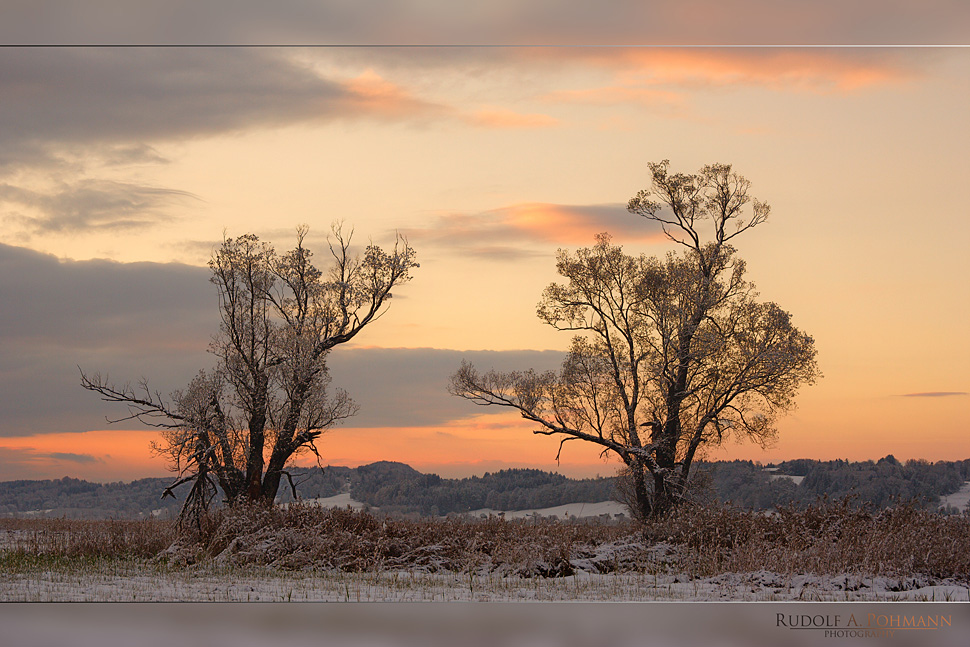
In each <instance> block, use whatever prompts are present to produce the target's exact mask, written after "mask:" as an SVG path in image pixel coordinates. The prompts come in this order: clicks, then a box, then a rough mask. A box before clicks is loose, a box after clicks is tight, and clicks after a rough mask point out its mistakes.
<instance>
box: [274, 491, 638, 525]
mask: <svg viewBox="0 0 970 647" xmlns="http://www.w3.org/2000/svg"><path fill="white" fill-rule="evenodd" d="M304 503H314V504H316V505H319V506H321V507H324V508H346V507H350V508H353V509H354V510H362V509H363V508H365V507H367V504H365V503H361V502H360V501H355V500H354V499H352V498H350V494H349V493H343V494H338V495H336V496H331V497H325V498H321V499H305V500H304ZM283 505H284V506H285V505H286V504H283ZM372 509H374V510H376V508H372ZM467 514H468V515H470V516H472V517H479V516H481V515H485V516H488V515H496V516H498V515H502V516H504V517H505V518H506V519H523V518H526V517H533V516H536V515H538V516H540V517H543V518H549V517H555V518H556V519H569V518H570V517H575V518H577V519H586V518H590V517H603V516H604V515H609V518H610V519H614V518H616V515H629V512H628V511H627V509H626V506H624V505H622V504H619V503H617V502H616V501H600V502H599V503H570V504H568V505H560V506H556V507H553V508H536V509H531V510H492V509H491V508H481V509H479V510H472V511H471V512H468V513H467Z"/></svg>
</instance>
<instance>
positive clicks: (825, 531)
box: [646, 499, 970, 581]
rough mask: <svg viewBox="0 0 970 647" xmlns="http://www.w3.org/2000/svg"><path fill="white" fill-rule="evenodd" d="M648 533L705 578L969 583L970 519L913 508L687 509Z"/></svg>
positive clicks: (838, 504)
mask: <svg viewBox="0 0 970 647" xmlns="http://www.w3.org/2000/svg"><path fill="white" fill-rule="evenodd" d="M646 534H647V537H648V539H651V540H653V541H667V542H670V543H672V544H678V545H681V546H683V547H685V548H686V549H687V550H686V551H685V552H684V553H682V554H683V556H684V559H685V561H686V562H687V563H686V564H685V565H686V566H689V567H690V568H691V570H694V571H696V572H697V573H698V574H700V575H716V574H720V573H726V572H738V573H743V572H753V571H758V570H767V571H772V572H775V573H780V574H787V575H790V574H794V573H812V574H820V575H823V574H838V573H861V574H866V575H884V576H900V575H911V574H924V575H929V576H931V577H936V578H957V579H961V580H963V581H970V516H967V515H962V516H955V515H954V516H949V515H942V514H939V513H936V512H930V511H927V510H923V509H920V508H919V507H918V506H917V505H916V504H913V503H904V504H900V505H897V506H895V507H892V508H888V509H885V510H880V511H872V510H866V509H858V508H855V507H853V506H852V505H851V501H850V500H849V499H843V500H841V501H837V502H829V501H820V502H818V503H816V504H815V505H812V506H808V507H807V508H805V509H802V510H799V509H795V508H794V507H787V508H782V509H779V510H777V511H776V512H775V513H773V514H763V513H758V512H752V511H748V510H740V509H738V508H732V507H702V506H685V507H682V508H680V509H679V510H677V511H676V512H675V513H674V514H672V515H671V516H670V517H669V518H668V519H666V520H664V521H663V522H661V523H658V524H655V525H651V526H649V527H648V528H647V530H646Z"/></svg>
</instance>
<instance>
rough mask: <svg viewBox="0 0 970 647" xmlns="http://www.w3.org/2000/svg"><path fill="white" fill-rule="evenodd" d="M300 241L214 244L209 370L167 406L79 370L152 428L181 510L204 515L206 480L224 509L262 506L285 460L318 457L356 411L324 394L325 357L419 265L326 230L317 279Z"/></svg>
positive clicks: (143, 388)
mask: <svg viewBox="0 0 970 647" xmlns="http://www.w3.org/2000/svg"><path fill="white" fill-rule="evenodd" d="M306 234H307V228H306V227H301V228H299V229H298V231H297V244H296V247H295V248H294V249H292V250H290V251H288V252H286V253H284V254H279V253H277V252H276V251H275V250H274V249H273V247H272V246H270V245H269V244H267V243H264V242H261V241H260V240H259V239H258V238H257V237H256V236H255V235H252V234H246V235H243V236H239V237H238V238H235V239H233V238H227V239H226V240H224V241H223V243H222V245H221V246H220V247H219V249H218V250H217V251H216V252H215V253H214V254H213V257H212V259H211V261H210V262H209V267H210V268H211V270H212V277H211V281H212V283H213V284H215V286H216V288H217V292H218V307H219V314H220V319H221V321H220V326H219V331H218V333H217V334H216V335H215V337H214V338H213V341H212V343H211V345H210V352H211V353H212V354H213V355H214V356H215V357H216V359H217V363H216V366H215V368H214V369H213V370H211V371H200V372H199V374H198V375H197V376H196V377H195V378H194V379H193V380H192V381H191V382H190V383H189V384H188V386H187V387H186V388H185V389H182V390H180V391H175V392H174V393H172V395H171V398H170V400H169V401H166V400H165V399H163V398H162V397H161V396H160V395H159V394H158V393H157V392H152V391H151V390H150V389H149V388H148V385H147V383H146V382H142V383H141V384H139V385H138V386H137V387H132V386H130V385H127V384H126V385H123V386H115V385H113V384H111V383H109V382H107V380H106V379H103V378H102V377H101V376H100V375H99V374H95V375H92V376H88V375H86V374H84V373H83V372H82V375H81V383H82V386H83V387H84V388H86V389H88V390H91V391H94V392H97V393H99V394H100V395H101V396H102V399H104V400H107V401H111V402H120V403H124V404H126V405H127V406H128V409H129V415H128V416H127V417H125V418H122V419H121V420H130V419H133V418H134V419H138V420H140V421H142V422H144V423H147V424H149V425H153V426H156V427H160V428H161V429H162V430H163V431H162V442H160V443H158V444H157V445H156V446H155V449H156V451H157V452H158V453H159V454H161V455H164V456H166V457H167V458H168V459H169V460H170V461H171V465H172V467H173V469H174V471H176V472H177V473H178V478H177V479H176V480H175V482H174V483H173V484H172V485H171V486H170V487H169V488H168V489H167V490H166V492H169V493H170V492H171V490H172V489H173V488H175V487H178V486H180V485H182V484H183V483H192V490H191V492H190V495H189V497H188V500H187V502H186V505H187V506H188V507H187V508H186V510H191V509H194V510H196V511H198V510H199V509H203V508H205V507H206V506H207V505H208V503H209V501H210V500H211V498H212V496H213V495H214V493H215V491H216V487H215V486H216V484H218V486H219V487H220V488H221V489H222V491H223V492H224V493H225V496H226V498H227V499H228V500H229V501H236V500H239V499H247V500H250V501H267V502H271V501H273V500H274V499H275V497H276V495H277V492H278V491H279V487H280V483H281V479H282V478H283V477H284V476H288V473H287V471H286V466H287V464H288V463H289V462H290V460H291V459H292V458H294V457H295V456H297V455H298V454H300V453H302V452H307V451H309V452H313V453H315V454H317V447H316V444H315V442H316V440H317V439H318V438H319V437H320V436H321V434H323V433H324V432H325V431H326V430H328V429H330V428H331V427H332V426H333V425H334V424H336V423H337V422H339V421H340V420H343V419H345V418H347V417H349V416H352V415H354V414H355V413H356V411H357V406H356V404H355V403H354V402H353V401H352V400H351V399H350V397H349V396H348V395H347V393H346V392H344V391H343V390H340V389H336V390H333V391H331V390H330V389H329V388H328V387H329V385H330V374H329V372H328V370H327V363H326V359H327V355H328V353H329V352H330V350H331V349H332V348H334V347H335V346H337V345H339V344H343V343H345V342H348V341H350V340H351V339H353V338H354V337H355V336H356V335H357V334H358V333H359V332H360V331H361V330H363V328H364V327H366V326H367V325H369V324H370V323H372V322H373V321H375V320H376V319H377V318H379V317H380V316H381V314H382V313H383V312H384V311H385V309H386V305H387V300H388V299H390V298H391V290H392V288H394V287H396V286H400V285H401V284H403V283H405V282H406V281H408V280H409V279H410V278H411V276H410V272H411V270H412V269H413V268H416V267H417V266H418V265H417V263H416V262H415V252H414V249H413V248H411V247H410V245H408V243H407V241H406V240H404V239H403V238H401V237H398V239H397V241H396V242H395V244H394V246H393V248H392V249H390V250H387V251H386V250H384V249H381V248H380V247H378V246H376V245H369V246H367V248H366V249H365V251H364V253H363V254H362V255H356V254H353V253H351V249H350V243H351V238H352V232H351V233H350V234H344V232H343V231H342V228H341V226H340V225H334V227H333V231H332V235H331V237H330V255H331V257H332V258H331V264H330V267H329V268H328V270H327V271H326V273H324V272H323V271H321V270H320V269H318V268H317V267H316V266H315V265H314V264H313V262H312V257H313V255H312V253H311V252H310V250H308V249H307V248H306V247H304V244H303V243H304V240H305V237H306ZM317 455H318V456H319V454H317ZM291 485H292V481H291Z"/></svg>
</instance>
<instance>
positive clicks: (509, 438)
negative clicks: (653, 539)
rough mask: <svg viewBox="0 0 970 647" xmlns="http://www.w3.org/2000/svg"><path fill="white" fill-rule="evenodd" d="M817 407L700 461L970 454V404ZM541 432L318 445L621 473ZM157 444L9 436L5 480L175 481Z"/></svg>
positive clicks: (416, 459) (400, 457) (306, 463)
mask: <svg viewBox="0 0 970 647" xmlns="http://www.w3.org/2000/svg"><path fill="white" fill-rule="evenodd" d="M812 400H813V398H806V404H807V405H809V406H808V407H807V408H808V409H809V410H808V411H807V412H802V411H798V412H796V413H795V414H794V415H792V416H789V417H788V418H783V419H781V420H780V421H779V429H780V435H779V439H778V440H777V442H776V443H775V444H774V445H773V446H771V447H769V448H767V449H763V448H761V447H760V446H758V445H756V444H753V443H751V442H743V443H738V442H736V441H734V440H728V441H726V442H725V443H724V444H723V445H722V446H720V447H712V448H709V449H707V450H705V451H702V453H701V455H700V456H698V458H699V459H701V460H712V461H717V460H736V459H739V460H751V461H755V462H760V463H765V464H767V463H772V462H780V461H784V460H791V459H796V458H809V459H815V460H834V459H847V460H850V461H866V460H877V459H879V458H882V457H883V456H886V455H887V454H893V455H894V456H895V457H896V458H897V459H899V460H903V461H905V460H909V459H926V460H929V461H931V462H932V461H939V460H963V459H966V458H968V457H970V448H968V446H967V443H966V441H965V437H966V436H965V430H962V431H961V429H959V428H958V427H959V425H957V426H955V427H954V426H952V425H951V426H948V425H947V422H946V421H947V420H950V419H952V418H953V415H954V411H953V410H954V409H958V408H959V407H960V406H962V405H964V404H965V402H964V401H962V399H961V398H947V399H945V401H944V402H942V403H938V402H932V403H929V404H927V403H926V402H925V401H922V400H921V399H920V398H887V399H884V400H881V401H880V402H878V403H875V404H876V405H877V406H878V408H879V409H880V410H882V411H885V417H884V418H882V419H878V420H874V419H873V418H872V417H871V415H869V414H866V413H865V412H862V411H859V412H857V413H853V412H851V411H847V412H845V413H844V414H842V415H839V416H833V415H832V411H833V407H832V406H831V405H832V403H827V404H828V405H829V406H819V405H820V403H813V402H812ZM869 411H870V412H871V411H872V409H870V410H869ZM836 420H837V422H835V421H836ZM914 420H922V421H923V423H924V426H922V427H920V428H919V430H918V431H919V433H912V434H907V433H906V430H907V429H912V428H913V424H914V422H913V421H914ZM533 429H535V425H534V424H533V423H530V422H528V421H526V420H523V419H522V418H521V417H519V416H517V415H515V414H514V413H511V412H499V413H487V414H479V415H474V416H470V417H467V418H463V419H460V420H455V421H452V422H450V423H447V424H445V425H439V426H432V427H400V428H395V427H370V428H363V427H337V428H334V429H332V430H330V431H329V432H328V433H327V434H325V435H324V436H323V437H322V438H321V439H320V440H319V441H318V443H317V447H318V449H319V450H320V454H321V460H320V464H321V465H323V466H327V465H335V466H336V465H339V466H344V467H358V466H360V465H367V464H369V463H374V462H377V461H396V462H401V463H406V464H408V465H410V466H411V467H413V468H414V469H416V470H418V471H420V472H424V473H435V474H439V475H441V476H443V477H446V478H460V477H467V476H472V475H482V474H483V473H485V472H494V471H498V470H501V469H507V468H513V467H514V468H532V469H541V470H545V471H550V472H559V473H561V474H564V475H566V476H569V477H573V478H589V477H593V476H612V475H613V474H614V473H615V472H616V470H617V468H618V467H619V466H620V462H619V461H618V460H617V459H616V458H615V457H612V456H611V457H608V458H604V457H602V456H601V455H600V451H599V448H598V447H597V446H595V445H592V444H589V443H583V442H576V441H569V442H566V443H565V445H564V446H563V448H562V452H561V455H560V459H561V460H560V461H559V462H558V463H557V461H556V453H557V451H558V450H559V443H560V438H558V437H554V436H544V435H537V434H534V433H532V430H533ZM914 431H915V430H914ZM157 439H158V433H157V432H155V431H153V430H139V431H129V430H118V429H112V430H95V431H88V432H84V433H63V434H48V435H39V436H29V437H14V438H2V439H0V459H2V460H3V462H4V463H5V464H6V467H5V479H6V480H14V479H46V478H61V477H63V476H70V477H74V478H82V479H87V480H93V481H102V482H104V481H118V480H123V481H128V480H135V479H139V478H145V477H149V476H166V475H170V472H169V471H168V469H167V468H168V466H167V465H166V462H165V461H164V460H163V459H162V458H159V457H155V456H152V455H151V452H150V450H149V444H150V442H151V441H152V440H157ZM294 464H295V465H297V466H300V467H311V466H314V465H316V464H317V459H316V458H315V457H314V456H313V455H312V454H310V453H309V452H305V453H303V454H301V455H299V456H298V457H297V458H296V459H295V461H294Z"/></svg>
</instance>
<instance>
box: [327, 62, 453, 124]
mask: <svg viewBox="0 0 970 647" xmlns="http://www.w3.org/2000/svg"><path fill="white" fill-rule="evenodd" d="M343 87H344V89H345V90H346V91H347V93H348V95H349V96H348V98H346V99H344V101H345V102H347V103H349V104H350V107H352V108H355V109H357V110H360V111H362V112H365V113H369V114H372V115H375V116H379V117H385V118H389V119H401V118H407V117H424V116H434V115H438V114H443V113H447V112H449V111H450V109H449V108H447V107H446V106H443V105H440V104H436V103H431V102H429V101H424V100H422V99H418V98H417V97H415V96H413V95H412V94H411V93H410V92H408V91H407V90H406V89H404V88H402V87H401V86H399V85H397V84H395V83H392V82H390V81H388V80H386V79H384V78H383V77H381V76H380V75H379V74H377V72H375V71H374V70H373V69H368V70H365V71H364V72H363V73H362V74H361V75H359V76H357V77H355V78H353V79H350V80H349V81H345V82H344V83H343Z"/></svg>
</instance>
